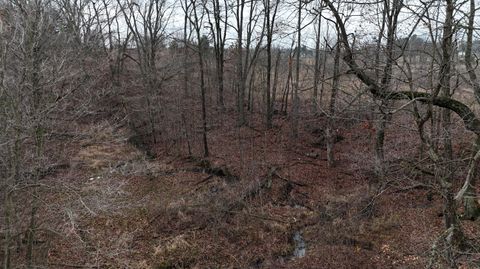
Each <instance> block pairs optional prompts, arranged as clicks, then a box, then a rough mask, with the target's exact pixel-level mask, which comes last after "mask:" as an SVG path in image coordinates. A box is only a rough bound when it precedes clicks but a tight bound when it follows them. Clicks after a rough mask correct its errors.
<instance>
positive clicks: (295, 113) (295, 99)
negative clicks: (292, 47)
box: [292, 0, 303, 138]
mask: <svg viewBox="0 0 480 269" xmlns="http://www.w3.org/2000/svg"><path fill="white" fill-rule="evenodd" d="M302 4H303V2H302V0H299V1H298V18H297V19H298V20H297V54H296V63H297V65H296V72H295V87H294V89H293V108H292V110H293V111H292V132H293V137H295V138H296V137H298V118H299V115H298V113H299V106H300V97H299V96H298V92H299V91H300V64H301V63H300V54H301V49H302Z"/></svg>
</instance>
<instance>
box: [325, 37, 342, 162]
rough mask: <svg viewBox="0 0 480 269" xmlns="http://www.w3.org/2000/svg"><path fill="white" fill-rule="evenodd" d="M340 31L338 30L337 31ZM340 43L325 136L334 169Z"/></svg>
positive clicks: (335, 62)
mask: <svg viewBox="0 0 480 269" xmlns="http://www.w3.org/2000/svg"><path fill="white" fill-rule="evenodd" d="M337 30H338V29H337ZM338 40H339V39H338ZM340 52H341V50H340V42H339V41H337V44H336V46H335V56H334V64H333V82H332V92H331V95H330V105H329V111H328V124H327V128H326V130H325V136H326V140H327V161H328V166H330V167H333V166H334V165H335V157H334V153H333V146H334V144H335V128H334V124H335V120H334V118H335V105H336V100H337V92H338V86H339V82H340Z"/></svg>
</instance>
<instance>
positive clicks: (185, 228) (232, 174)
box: [37, 113, 480, 268]
mask: <svg viewBox="0 0 480 269" xmlns="http://www.w3.org/2000/svg"><path fill="white" fill-rule="evenodd" d="M223 117H225V118H224V119H221V122H223V124H222V125H218V126H216V127H212V128H211V129H210V130H209V138H208V141H209V143H210V152H211V157H210V158H207V159H203V158H194V157H188V154H186V153H185V151H186V150H182V151H172V150H170V148H169V147H167V146H164V145H162V143H159V144H157V145H156V146H154V147H153V148H152V151H153V152H154V153H155V155H156V158H154V159H151V158H148V157H147V156H146V155H145V154H144V152H142V151H141V150H139V149H138V148H136V147H135V146H133V145H132V144H131V143H129V139H128V138H129V136H130V135H131V134H130V133H129V131H128V130H125V128H124V127H120V128H116V127H115V126H111V125H109V123H108V122H100V123H96V124H95V125H88V124H83V125H82V124H79V126H78V128H77V129H78V130H79V131H80V132H81V133H82V136H81V139H77V140H75V141H69V142H68V143H63V146H62V150H61V151H62V152H63V153H62V156H63V158H64V159H65V160H66V161H69V162H70V169H65V170H62V171H60V172H59V173H57V174H56V175H54V176H51V177H49V178H46V179H45V180H44V183H45V184H46V185H48V186H52V187H50V188H45V189H44V191H43V192H44V193H43V197H45V199H43V201H44V204H45V205H48V206H45V207H42V208H41V209H40V212H39V215H42V216H48V218H46V219H47V220H44V222H42V223H40V225H41V227H49V228H48V229H45V231H43V232H40V233H39V234H38V237H39V242H48V247H45V246H42V245H39V246H37V248H38V249H39V251H37V255H38V257H37V260H39V261H40V260H43V261H45V263H47V264H46V265H48V267H49V268H75V267H77V268H420V267H425V265H426V264H428V262H429V258H430V254H431V247H432V244H433V242H435V240H436V238H437V237H438V236H439V235H440V234H441V232H442V231H443V219H442V216H441V213H442V198H441V197H440V196H438V195H437V194H436V193H435V192H433V191H432V190H431V189H429V188H426V187H425V186H427V185H428V184H429V183H428V182H429V181H428V180H429V179H422V178H423V176H422V175H421V174H419V173H416V172H415V171H412V169H411V167H407V166H408V165H406V162H405V161H404V158H406V156H408V157H411V158H413V157H412V156H414V155H416V154H417V149H415V147H414V145H415V144H416V143H417V141H412V140H414V139H412V135H409V134H408V133H406V132H407V131H404V132H403V133H402V132H399V131H392V130H394V128H390V129H389V130H388V131H387V135H386V137H387V141H395V144H393V142H392V143H390V142H389V143H387V145H386V147H387V152H389V155H388V156H387V160H389V167H390V171H392V172H391V173H389V175H388V178H387V179H386V182H383V183H382V182H378V181H377V180H375V177H374V176H373V174H372V172H371V171H372V159H373V158H372V157H373V153H372V139H373V137H372V136H373V135H374V134H373V132H372V131H371V130H370V129H368V128H365V125H364V124H363V123H362V122H350V123H348V124H342V125H339V126H338V130H337V134H338V137H337V143H336V144H335V158H336V164H335V166H334V167H328V164H327V161H326V152H325V137H324V133H323V127H324V123H323V122H322V121H321V120H318V119H316V118H315V117H313V116H312V117H311V118H303V119H302V120H301V121H300V122H301V123H302V124H301V125H300V126H299V127H300V131H299V135H298V137H297V138H293V137H292V135H291V130H290V125H289V123H288V119H287V118H286V117H282V116H279V115H277V116H276V117H275V126H274V128H273V129H271V130H265V129H264V128H263V127H262V123H261V121H260V120H259V119H256V120H255V118H254V119H253V120H250V124H249V127H237V126H236V125H235V122H234V121H233V120H231V119H232V118H234V117H233V115H229V113H225V115H224V116H223ZM228 118H230V120H228ZM404 130H406V129H404ZM192 147H194V148H195V147H199V145H192ZM51 150H52V151H55V149H51ZM406 170H408V171H410V172H409V173H407V172H405V171H406ZM459 184H461V177H459ZM380 186H383V188H380ZM59 190H61V191H59ZM479 225H480V224H479V223H478V222H476V223H475V222H470V221H464V222H463V227H464V229H465V231H466V234H467V235H468V236H469V237H470V238H478V236H479V235H480V234H479V231H480V227H479ZM49 231H55V232H49ZM41 249H45V253H42V252H41V251H40V250H41ZM477 256H478V255H477ZM42 257H44V259H43V258H42ZM479 258H480V257H476V256H469V257H468V261H469V262H468V263H467V262H466V260H467V259H464V260H462V259H460V264H461V265H462V266H464V268H470V267H472V268H473V267H474V266H475V264H474V263H472V261H476V262H477V264H476V266H478V265H479V263H478V260H479Z"/></svg>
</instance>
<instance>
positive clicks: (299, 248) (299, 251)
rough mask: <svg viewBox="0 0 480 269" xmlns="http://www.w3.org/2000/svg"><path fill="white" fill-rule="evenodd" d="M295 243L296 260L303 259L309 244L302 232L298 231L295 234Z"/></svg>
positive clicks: (294, 255)
mask: <svg viewBox="0 0 480 269" xmlns="http://www.w3.org/2000/svg"><path fill="white" fill-rule="evenodd" d="M293 242H294V244H295V250H294V251H293V257H294V258H303V257H305V254H306V252H307V244H306V243H305V240H304V239H303V236H302V233H301V232H300V231H296V232H295V233H294V234H293Z"/></svg>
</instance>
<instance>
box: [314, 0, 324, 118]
mask: <svg viewBox="0 0 480 269" xmlns="http://www.w3.org/2000/svg"><path fill="white" fill-rule="evenodd" d="M321 2H322V1H321ZM321 5H322V3H320V12H319V13H318V15H317V17H318V18H317V33H316V40H315V71H314V74H313V95H312V112H313V113H314V114H317V112H318V105H319V104H318V84H319V82H320V65H321V59H320V43H321V41H322V37H321V33H322V9H321Z"/></svg>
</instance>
